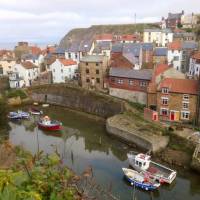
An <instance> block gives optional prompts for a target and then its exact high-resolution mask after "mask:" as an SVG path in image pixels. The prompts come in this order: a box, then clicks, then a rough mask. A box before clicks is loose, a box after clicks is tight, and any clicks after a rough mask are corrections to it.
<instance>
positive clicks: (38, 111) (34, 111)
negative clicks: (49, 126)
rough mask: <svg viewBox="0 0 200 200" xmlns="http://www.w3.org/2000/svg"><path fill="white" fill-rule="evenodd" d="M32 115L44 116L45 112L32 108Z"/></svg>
mask: <svg viewBox="0 0 200 200" xmlns="http://www.w3.org/2000/svg"><path fill="white" fill-rule="evenodd" d="M29 112H30V113H31V114H32V115H42V114H43V111H42V110H38V109H36V108H30V111H29Z"/></svg>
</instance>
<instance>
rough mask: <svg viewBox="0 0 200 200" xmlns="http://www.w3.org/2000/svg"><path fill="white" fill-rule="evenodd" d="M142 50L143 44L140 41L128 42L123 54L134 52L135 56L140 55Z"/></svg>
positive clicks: (124, 46)
mask: <svg viewBox="0 0 200 200" xmlns="http://www.w3.org/2000/svg"><path fill="white" fill-rule="evenodd" d="M140 50H141V44H138V43H130V44H129V43H126V44H124V45H123V55H125V54H129V53H132V54H133V55H134V56H137V57H139V55H140Z"/></svg>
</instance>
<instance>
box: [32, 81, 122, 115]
mask: <svg viewBox="0 0 200 200" xmlns="http://www.w3.org/2000/svg"><path fill="white" fill-rule="evenodd" d="M29 94H30V96H31V97H32V99H33V101H36V102H46V103H49V104H54V105H59V106H66V107H69V108H71V109H74V110H79V111H83V112H87V113H91V114H95V115H98V116H101V117H104V118H107V117H110V116H113V115H115V114H118V113H121V112H123V111H124V102H122V101H120V100H116V99H114V98H112V97H110V96H107V95H104V94H100V93H95V92H91V91H88V90H84V89H82V88H78V87H71V86H66V85H62V84H57V85H46V86H36V87H32V88H30V89H29Z"/></svg>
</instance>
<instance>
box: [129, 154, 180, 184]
mask: <svg viewBox="0 0 200 200" xmlns="http://www.w3.org/2000/svg"><path fill="white" fill-rule="evenodd" d="M127 156H128V160H129V164H130V165H131V167H133V168H134V169H135V170H137V171H139V172H142V173H145V174H148V175H149V176H150V177H152V178H155V179H156V180H158V181H159V182H160V183H168V184H171V183H172V182H173V181H174V179H175V178H176V174H177V173H176V171H175V170H172V169H170V168H168V167H165V166H164V165H161V164H159V163H156V162H153V161H152V160H151V156H149V155H146V154H143V153H139V154H134V153H133V152H130V153H128V154H127Z"/></svg>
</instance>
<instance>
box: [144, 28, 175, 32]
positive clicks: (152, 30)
mask: <svg viewBox="0 0 200 200" xmlns="http://www.w3.org/2000/svg"><path fill="white" fill-rule="evenodd" d="M144 32H163V33H172V30H171V29H169V28H166V29H144Z"/></svg>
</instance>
